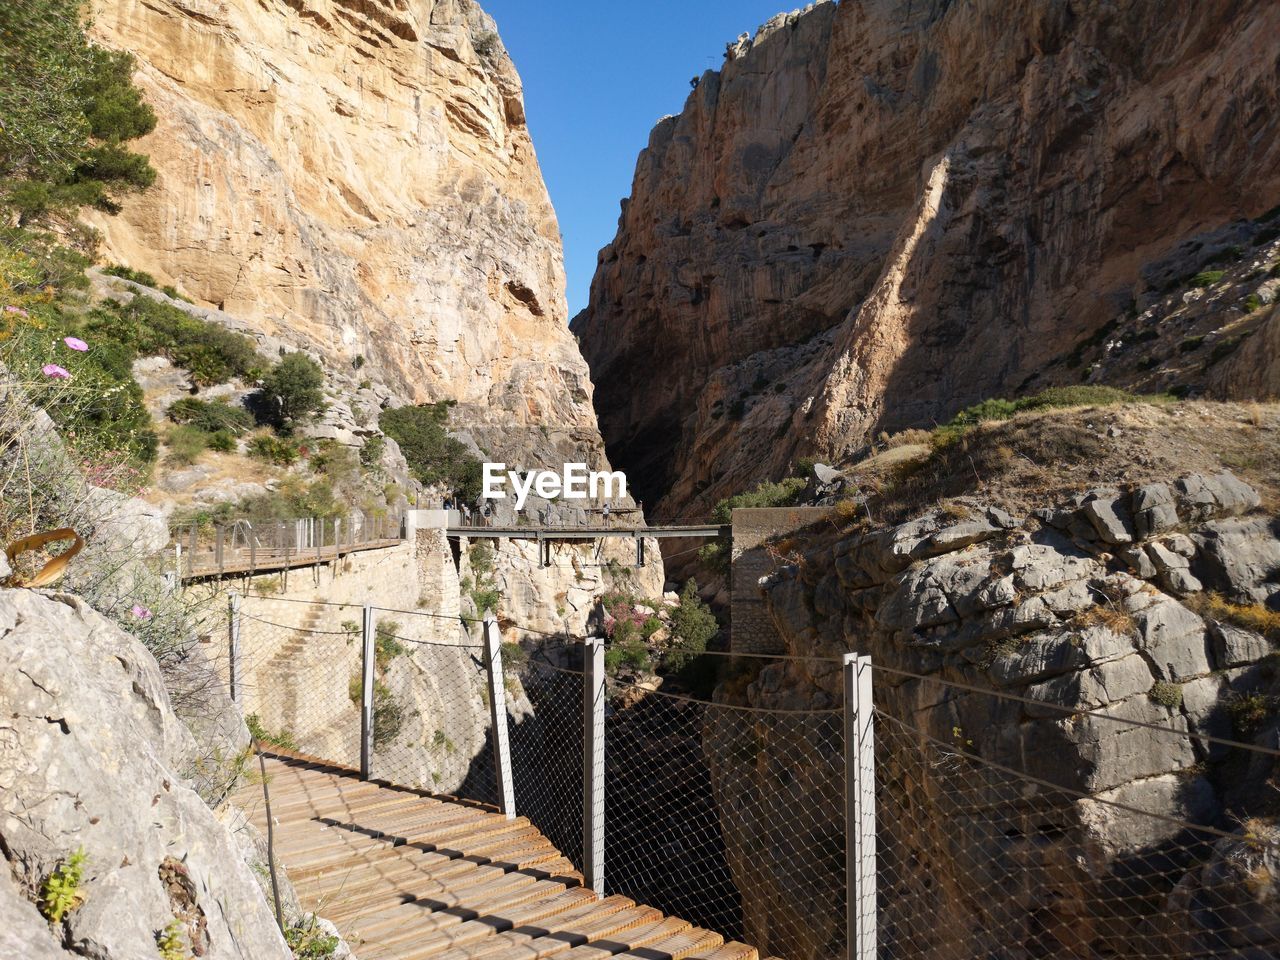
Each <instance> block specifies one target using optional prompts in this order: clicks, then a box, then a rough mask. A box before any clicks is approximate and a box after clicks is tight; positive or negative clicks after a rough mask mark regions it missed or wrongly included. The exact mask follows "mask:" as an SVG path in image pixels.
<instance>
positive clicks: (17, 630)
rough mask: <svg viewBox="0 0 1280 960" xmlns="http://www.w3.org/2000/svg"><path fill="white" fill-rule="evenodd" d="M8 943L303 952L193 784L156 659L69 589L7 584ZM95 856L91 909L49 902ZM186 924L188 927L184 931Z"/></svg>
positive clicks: (183, 732) (0, 622)
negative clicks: (76, 864)
mask: <svg viewBox="0 0 1280 960" xmlns="http://www.w3.org/2000/svg"><path fill="white" fill-rule="evenodd" d="M0 634H2V636H3V639H2V640H0V659H2V660H3V675H4V677H5V681H4V684H3V686H0V714H2V715H3V717H4V719H3V721H0V810H2V813H3V816H2V818H0V850H3V852H4V859H5V861H6V862H5V868H6V869H4V870H3V871H0V873H3V876H2V877H0V952H3V954H4V956H6V957H8V956H13V957H19V956H21V957H39V958H45V957H49V958H54V957H71V956H92V957H98V958H102V960H111V958H119V960H124V958H134V957H154V956H156V955H157V951H158V948H157V942H158V937H159V936H160V935H161V934H162V932H164V931H165V930H166V929H172V930H173V931H175V932H176V933H177V934H178V935H179V936H180V938H181V942H182V945H183V949H184V950H185V951H186V953H184V955H187V954H192V955H195V956H201V957H207V958H210V960H213V958H225V960H231V958H242V960H250V958H252V960H270V958H279V960H288V958H289V957H290V956H291V952H290V951H289V949H288V948H287V947H286V946H285V943H284V940H283V938H282V937H281V935H280V932H279V930H278V929H277V927H276V925H275V921H274V919H273V918H272V915H271V912H270V909H269V908H268V906H267V902H266V900H265V899H264V898H263V896H262V893H261V891H260V889H259V887H258V884H257V882H256V881H255V878H254V875H253V873H252V872H251V870H250V868H249V866H248V865H247V863H246V862H245V860H244V859H243V856H242V852H241V850H240V847H239V845H238V843H237V841H236V840H235V839H234V838H233V836H232V835H231V833H230V832H229V831H228V829H227V828H226V827H224V826H223V825H222V824H221V823H220V822H219V821H218V820H217V819H216V818H215V815H214V813H213V812H212V811H211V810H210V809H209V808H208V807H207V806H206V805H205V803H204V801H203V800H202V799H201V798H200V796H198V795H197V794H196V792H195V791H194V790H193V789H191V787H190V786H188V785H187V783H186V782H185V781H184V772H185V771H186V770H187V768H188V767H189V765H190V764H191V762H192V760H193V759H195V758H196V756H197V751H196V749H195V743H194V741H193V740H192V737H191V734H190V733H189V732H188V730H187V728H186V727H185V726H184V725H183V724H182V722H181V721H180V720H179V719H178V718H177V717H176V716H175V714H174V712H173V710H172V708H171V707H170V701H169V696H168V694H167V693H166V692H165V686H164V683H163V681H162V679H161V676H160V671H159V668H158V667H157V666H156V663H155V660H154V659H153V658H152V657H151V655H150V654H149V653H148V652H147V651H146V650H145V649H144V648H143V647H142V646H141V644H139V643H138V642H137V641H136V640H134V639H132V638H131V637H129V636H128V635H126V634H125V633H123V632H121V631H120V630H119V629H118V628H116V627H115V626H113V625H112V624H110V623H108V622H107V621H106V620H104V619H103V618H102V617H100V616H99V615H98V614H96V613H94V612H93V611H92V610H90V609H89V608H88V607H87V606H86V605H85V604H84V603H83V602H82V601H80V600H78V599H76V598H74V597H71V596H66V595H56V596H45V595H40V594H37V593H33V592H30V591H25V590H0ZM77 851H83V854H84V857H85V862H84V871H83V879H82V880H81V882H80V883H79V884H78V886H77V887H76V889H75V890H74V891H73V892H74V894H75V896H74V897H73V898H72V901H73V902H75V903H77V904H78V905H76V906H75V907H74V908H73V909H71V910H70V911H69V912H68V913H67V914H66V917H65V919H63V920H62V921H61V922H60V923H56V924H51V923H47V922H46V921H45V919H44V918H42V917H41V916H40V915H39V914H38V913H37V910H36V906H35V905H34V900H35V899H37V898H38V897H39V895H40V893H41V891H42V887H43V885H44V884H45V882H46V881H47V879H48V878H49V876H50V874H51V873H53V872H54V871H55V870H56V869H57V868H58V867H59V865H60V864H65V863H66V862H67V861H68V860H69V858H71V857H72V856H73V855H74V854H75V853H76V852H77ZM171 925H172V926H171Z"/></svg>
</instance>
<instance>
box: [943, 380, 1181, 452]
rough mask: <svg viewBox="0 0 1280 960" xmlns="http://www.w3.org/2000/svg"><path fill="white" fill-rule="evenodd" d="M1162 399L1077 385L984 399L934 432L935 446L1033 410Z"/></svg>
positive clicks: (1105, 405)
mask: <svg viewBox="0 0 1280 960" xmlns="http://www.w3.org/2000/svg"><path fill="white" fill-rule="evenodd" d="M1157 399H1160V398H1158V397H1141V396H1137V395H1135V394H1132V393H1129V392H1128V391H1126V390H1119V389H1117V388H1115V387H1096V386H1086V385H1083V384H1082V385H1080V386H1074V387H1050V388H1049V389H1048V390H1044V391H1042V392H1040V393H1037V394H1034V395H1033V396H1030V397H1021V398H1019V399H1017V400H1004V399H1000V398H995V399H990V400H983V401H982V402H981V403H975V404H974V405H973V406H971V407H966V408H965V409H964V410H961V411H960V412H959V413H957V414H956V415H955V416H954V417H952V418H951V419H950V420H949V421H947V422H946V423H944V424H942V425H941V426H939V427H937V428H936V429H935V430H934V431H933V438H934V442H935V443H939V444H946V443H949V442H951V441H953V440H956V439H958V438H959V437H961V436H963V435H964V434H965V433H967V432H968V431H969V430H971V429H972V428H973V427H975V426H976V425H977V424H979V423H987V422H992V421H1000V420H1009V419H1011V418H1012V417H1013V416H1015V415H1016V414H1019V413H1022V412H1024V411H1029V410H1053V409H1059V408H1066V407H1110V406H1115V405H1117V404H1122V403H1138V402H1141V401H1143V400H1147V401H1151V400H1157Z"/></svg>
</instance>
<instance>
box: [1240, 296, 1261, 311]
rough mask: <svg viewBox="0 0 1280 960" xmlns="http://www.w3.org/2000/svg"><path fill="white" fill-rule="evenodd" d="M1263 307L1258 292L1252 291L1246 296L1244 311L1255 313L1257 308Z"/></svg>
mask: <svg viewBox="0 0 1280 960" xmlns="http://www.w3.org/2000/svg"><path fill="white" fill-rule="evenodd" d="M1261 309H1262V298H1261V297H1260V296H1258V295H1257V294H1256V293H1251V294H1249V295H1248V296H1247V297H1245V298H1244V312H1245V313H1253V312H1254V311H1255V310H1261Z"/></svg>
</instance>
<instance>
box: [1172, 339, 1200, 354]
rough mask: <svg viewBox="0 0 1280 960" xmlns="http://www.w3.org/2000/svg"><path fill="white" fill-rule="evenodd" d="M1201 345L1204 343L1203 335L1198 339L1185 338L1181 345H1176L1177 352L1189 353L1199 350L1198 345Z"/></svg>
mask: <svg viewBox="0 0 1280 960" xmlns="http://www.w3.org/2000/svg"><path fill="white" fill-rule="evenodd" d="M1203 343H1204V336H1203V335H1201V336H1198V337H1187V338H1186V339H1185V340H1183V341H1182V342H1181V343H1179V344H1178V352H1179V353H1191V352H1193V351H1195V350H1199V349H1200V345H1201V344H1203Z"/></svg>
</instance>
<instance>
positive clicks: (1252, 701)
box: [1227, 693, 1276, 739]
mask: <svg viewBox="0 0 1280 960" xmlns="http://www.w3.org/2000/svg"><path fill="white" fill-rule="evenodd" d="M1275 709H1276V699H1275V698H1274V697H1270V696H1267V695H1266V694H1263V693H1237V694H1235V695H1234V696H1232V697H1230V698H1228V700H1227V713H1228V715H1229V716H1230V717H1231V723H1232V726H1233V727H1234V728H1235V731H1236V734H1237V735H1238V736H1239V737H1241V738H1243V739H1248V738H1250V737H1252V736H1254V735H1255V734H1256V733H1258V731H1260V730H1261V729H1262V728H1263V727H1264V726H1266V724H1267V723H1269V722H1270V721H1271V720H1272V719H1274V717H1275Z"/></svg>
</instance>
